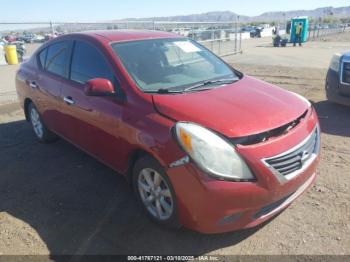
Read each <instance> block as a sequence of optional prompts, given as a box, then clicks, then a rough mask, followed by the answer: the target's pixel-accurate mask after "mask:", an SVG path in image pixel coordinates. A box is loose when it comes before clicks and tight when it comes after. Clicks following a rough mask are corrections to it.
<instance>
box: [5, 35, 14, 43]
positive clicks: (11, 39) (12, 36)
mask: <svg viewBox="0 0 350 262" xmlns="http://www.w3.org/2000/svg"><path fill="white" fill-rule="evenodd" d="M5 40H6V41H7V42H9V43H11V42H14V41H16V40H17V39H16V36H14V35H7V36H5Z"/></svg>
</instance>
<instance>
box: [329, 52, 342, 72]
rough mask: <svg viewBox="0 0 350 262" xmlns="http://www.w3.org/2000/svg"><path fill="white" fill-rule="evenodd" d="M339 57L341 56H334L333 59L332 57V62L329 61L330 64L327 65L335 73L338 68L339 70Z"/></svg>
mask: <svg viewBox="0 0 350 262" xmlns="http://www.w3.org/2000/svg"><path fill="white" fill-rule="evenodd" d="M340 57H341V54H339V53H338V54H335V55H334V56H333V57H332V60H331V64H330V65H329V68H330V69H332V70H334V71H336V72H339V68H340Z"/></svg>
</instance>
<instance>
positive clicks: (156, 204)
mask: <svg viewBox="0 0 350 262" xmlns="http://www.w3.org/2000/svg"><path fill="white" fill-rule="evenodd" d="M137 182H138V183H137V184H138V191H139V193H140V196H141V200H142V202H143V204H144V205H145V207H146V209H147V211H148V212H149V213H150V214H151V215H152V216H154V217H155V218H157V219H159V220H167V219H169V218H170V217H171V215H172V214H173V212H174V201H173V196H172V193H171V191H170V187H169V185H168V183H167V182H166V181H165V179H163V177H162V176H161V175H160V174H159V173H158V172H157V171H155V170H153V169H150V168H145V169H143V170H141V172H140V174H139V176H138V181H137Z"/></svg>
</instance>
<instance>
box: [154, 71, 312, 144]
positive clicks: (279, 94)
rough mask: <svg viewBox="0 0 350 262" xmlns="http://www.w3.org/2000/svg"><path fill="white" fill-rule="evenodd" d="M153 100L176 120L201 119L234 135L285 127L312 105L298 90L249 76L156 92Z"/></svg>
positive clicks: (203, 122)
mask: <svg viewBox="0 0 350 262" xmlns="http://www.w3.org/2000/svg"><path fill="white" fill-rule="evenodd" d="M153 102H154V105H155V107H156V109H157V110H158V111H159V113H161V114H163V115H165V116H167V117H169V118H172V119H174V120H175V121H186V122H193V123H197V124H200V125H203V126H205V127H207V128H210V129H212V130H215V131H217V132H219V133H221V134H223V135H225V136H227V137H232V138H233V137H242V136H248V135H254V134H259V133H262V132H266V131H269V130H272V129H275V128H278V127H281V126H283V125H285V124H288V123H290V122H292V121H294V120H295V119H297V118H298V117H300V116H301V115H302V114H304V113H305V111H306V110H307V108H308V102H307V101H306V100H304V99H301V98H300V97H298V96H297V95H296V94H294V93H291V92H288V91H286V90H283V89H282V88H279V87H277V86H274V85H271V84H268V83H266V82H263V81H261V80H257V79H254V78H252V77H249V76H244V77H243V78H242V79H241V80H240V81H238V82H235V83H233V84H229V85H225V86H223V87H219V88H216V89H211V90H207V91H199V92H193V93H184V94H180V95H179V94H177V95H170V94H169V95H168V94H167V95H154V96H153Z"/></svg>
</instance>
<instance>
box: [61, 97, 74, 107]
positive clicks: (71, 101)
mask: <svg viewBox="0 0 350 262" xmlns="http://www.w3.org/2000/svg"><path fill="white" fill-rule="evenodd" d="M63 101H64V102H65V103H66V104H67V105H69V106H71V105H74V104H75V102H74V100H73V98H71V97H70V96H66V97H64V98H63Z"/></svg>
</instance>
